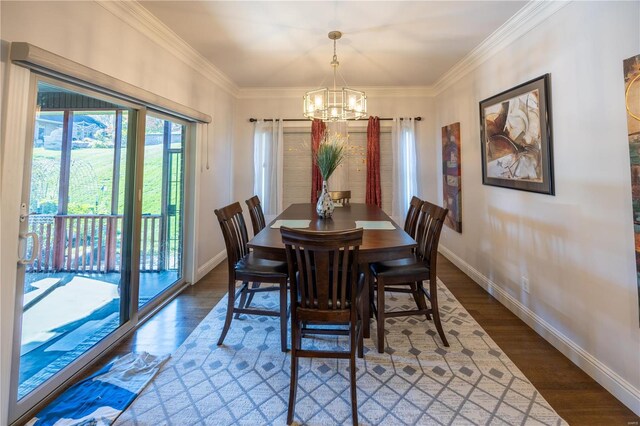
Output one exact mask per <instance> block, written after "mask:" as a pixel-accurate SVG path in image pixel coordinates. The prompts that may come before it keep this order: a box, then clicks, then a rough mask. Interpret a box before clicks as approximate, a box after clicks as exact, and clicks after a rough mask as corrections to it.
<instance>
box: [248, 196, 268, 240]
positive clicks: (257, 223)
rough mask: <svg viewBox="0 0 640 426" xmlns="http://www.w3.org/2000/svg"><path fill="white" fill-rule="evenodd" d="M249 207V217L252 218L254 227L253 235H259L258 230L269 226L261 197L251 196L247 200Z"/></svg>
mask: <svg viewBox="0 0 640 426" xmlns="http://www.w3.org/2000/svg"><path fill="white" fill-rule="evenodd" d="M245 203H247V207H248V208H249V217H250V218H251V226H252V227H253V235H258V232H260V231H262V230H263V229H264V227H265V226H267V223H266V221H265V220H264V212H263V211H262V205H261V204H260V198H258V196H257V195H254V196H253V197H251V198H249V199H248V200H246V201H245Z"/></svg>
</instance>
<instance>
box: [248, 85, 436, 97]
mask: <svg viewBox="0 0 640 426" xmlns="http://www.w3.org/2000/svg"><path fill="white" fill-rule="evenodd" d="M311 89H313V87H311V86H309V87H241V88H240V90H239V93H238V98H239V99H266V98H270V99H274V98H275V99H288V98H300V99H302V97H303V96H304V93H305V92H306V91H308V90H311ZM357 89H358V90H362V91H364V92H365V93H366V94H367V96H368V97H369V96H374V97H376V98H419V97H427V98H429V97H433V96H434V95H435V92H434V90H433V87H432V86H368V87H367V86H364V87H363V86H357Z"/></svg>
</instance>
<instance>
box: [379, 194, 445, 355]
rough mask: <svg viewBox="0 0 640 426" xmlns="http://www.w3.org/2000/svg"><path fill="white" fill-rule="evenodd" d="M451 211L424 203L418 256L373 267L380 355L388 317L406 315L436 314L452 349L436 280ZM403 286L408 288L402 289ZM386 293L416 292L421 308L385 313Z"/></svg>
mask: <svg viewBox="0 0 640 426" xmlns="http://www.w3.org/2000/svg"><path fill="white" fill-rule="evenodd" d="M448 211H449V210H448V209H444V208H442V207H439V206H436V205H435V204H431V203H429V202H424V204H423V205H422V207H421V208H420V217H419V219H418V227H417V233H416V237H415V238H416V242H417V243H418V246H417V247H416V249H415V251H414V253H413V254H412V255H411V256H410V257H407V258H404V259H399V260H391V261H385V262H377V263H373V264H371V266H370V268H371V276H372V278H374V279H375V281H376V283H375V288H376V293H377V294H376V299H377V304H376V306H373V311H374V313H375V316H376V320H377V321H376V322H377V334H378V352H380V353H382V352H384V322H385V320H386V318H387V317H398V316H406V315H426V317H427V319H431V315H433V322H434V324H435V326H436V329H437V330H438V334H439V335H440V339H442V343H444V345H445V346H449V342H447V338H446V337H445V335H444V330H443V329H442V323H441V321H440V312H439V308H438V283H437V278H436V265H437V259H438V242H439V240H440V232H441V231H442V224H443V223H444V218H445V217H446V216H447V212H448ZM424 280H429V291H426V290H425V288H424V285H423V281H424ZM403 286H404V289H403V288H399V287H403ZM407 286H408V287H409V288H407ZM385 290H391V291H403V292H409V293H412V294H413V297H414V299H415V301H416V305H417V307H418V309H414V310H407V311H393V312H385V309H384V303H385V302H384V300H385ZM425 296H426V297H427V299H429V302H430V304H431V307H430V308H428V307H427V304H426V301H425V299H424V297H425ZM372 303H373V299H372Z"/></svg>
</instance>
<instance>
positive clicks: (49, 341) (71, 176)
mask: <svg viewBox="0 0 640 426" xmlns="http://www.w3.org/2000/svg"><path fill="white" fill-rule="evenodd" d="M35 84H36V88H35V91H36V95H35V96H36V107H35V117H34V123H33V137H32V138H31V142H30V144H29V146H28V147H27V149H26V162H25V166H26V167H25V178H24V185H23V187H24V188H25V189H24V190H23V203H22V216H21V222H22V223H21V243H22V249H23V254H22V260H21V261H20V264H19V266H18V281H19V283H20V284H19V288H18V292H17V293H18V295H17V297H18V300H19V302H18V304H17V307H18V312H17V313H16V314H17V315H16V328H15V330H16V332H15V333H14V335H15V338H16V339H15V340H14V350H13V354H14V374H13V376H12V389H13V391H14V395H16V394H17V405H18V407H19V408H18V410H17V412H18V413H20V412H21V411H25V410H26V409H28V408H29V407H30V406H31V405H33V401H38V400H40V399H41V398H42V397H43V396H45V395H47V394H48V393H49V392H50V391H51V390H53V389H55V387H56V386H57V385H59V384H60V383H62V382H63V381H64V380H65V379H66V378H68V377H70V375H71V374H73V373H74V372H75V371H77V370H78V369H79V368H80V367H81V366H82V365H84V364H86V362H87V360H89V359H91V358H93V357H95V356H96V355H97V354H98V353H99V352H100V350H101V349H104V348H106V347H107V346H108V345H109V344H111V343H113V342H114V341H115V339H117V337H118V336H119V335H122V334H123V333H124V331H126V329H127V328H128V327H130V319H131V310H130V305H131V285H130V277H131V275H130V274H128V273H125V271H130V270H131V269H132V268H131V262H132V258H131V257H127V256H124V255H123V253H124V250H125V249H126V248H127V247H131V242H132V235H133V234H132V230H133V227H132V225H133V223H134V222H133V221H132V218H133V212H134V198H133V197H132V194H133V185H134V184H135V179H134V173H133V171H134V169H135V167H134V166H135V156H136V155H135V150H134V149H133V148H135V129H136V120H137V118H138V114H139V110H138V109H136V108H135V107H132V106H131V105H125V104H123V103H121V102H119V101H116V100H113V99H109V98H107V97H104V96H101V95H98V94H95V93H92V92H89V91H86V90H84V89H79V88H74V87H72V86H68V85H66V84H63V83H59V82H56V81H53V80H47V79H37V82H36V83H35ZM15 370H17V371H15Z"/></svg>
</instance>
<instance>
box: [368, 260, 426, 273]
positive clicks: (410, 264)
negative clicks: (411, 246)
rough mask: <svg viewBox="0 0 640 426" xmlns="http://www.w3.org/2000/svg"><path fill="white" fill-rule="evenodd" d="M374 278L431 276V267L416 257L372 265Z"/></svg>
mask: <svg viewBox="0 0 640 426" xmlns="http://www.w3.org/2000/svg"><path fill="white" fill-rule="evenodd" d="M371 272H372V273H373V275H374V276H376V277H377V276H382V277H384V278H387V277H388V278H395V277H405V276H413V275H429V267H428V266H427V265H425V264H424V263H423V262H421V261H419V260H418V259H417V258H416V257H415V256H412V257H407V258H404V259H397V260H388V261H385V262H376V263H372V264H371Z"/></svg>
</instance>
